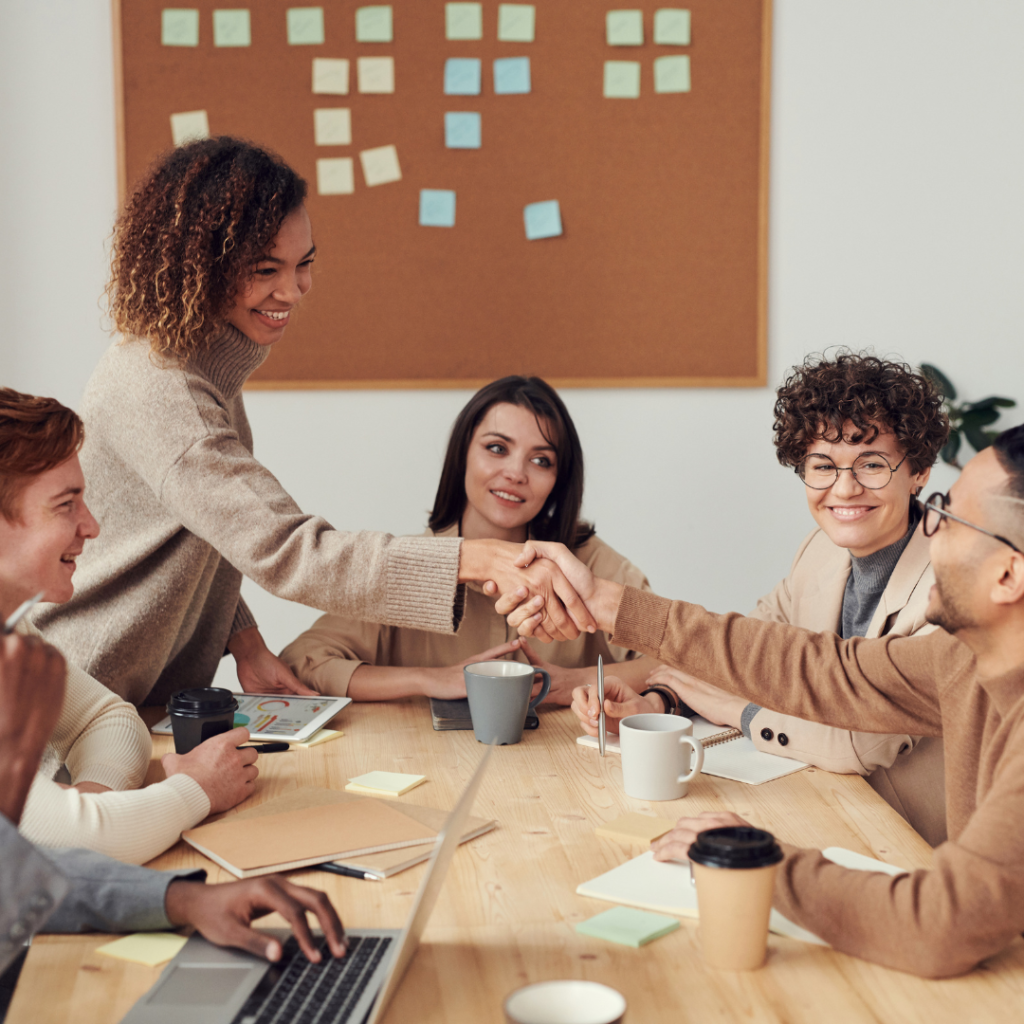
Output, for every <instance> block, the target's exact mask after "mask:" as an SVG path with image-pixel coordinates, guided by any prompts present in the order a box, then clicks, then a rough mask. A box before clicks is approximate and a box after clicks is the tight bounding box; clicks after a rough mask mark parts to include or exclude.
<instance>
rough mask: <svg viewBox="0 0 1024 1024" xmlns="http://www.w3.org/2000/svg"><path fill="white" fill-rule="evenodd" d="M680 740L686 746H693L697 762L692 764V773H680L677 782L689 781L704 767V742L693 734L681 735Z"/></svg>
mask: <svg viewBox="0 0 1024 1024" xmlns="http://www.w3.org/2000/svg"><path fill="white" fill-rule="evenodd" d="M679 742H680V743H681V744H683V745H684V746H685V745H689V746H691V747H692V748H693V755H694V757H695V758H696V763H695V764H692V765H690V774H689V775H680V776H679V778H678V779H676V782H689V781H690V780H691V779H692V778H693V777H694V776H695V775H697V774H698V773H699V772H700V770H701V768H703V767H704V744H703V743H701V741H700V740H698V739H696V738H695V737H693V736H680V737H679Z"/></svg>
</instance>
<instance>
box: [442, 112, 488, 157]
mask: <svg viewBox="0 0 1024 1024" xmlns="http://www.w3.org/2000/svg"><path fill="white" fill-rule="evenodd" d="M480 135H481V132H480V115H479V114H477V113H474V112H472V111H468V110H467V111H451V110H450V111H448V112H447V113H446V114H445V115H444V144H445V145H446V146H447V147H448V148H449V149H479V148H480Z"/></svg>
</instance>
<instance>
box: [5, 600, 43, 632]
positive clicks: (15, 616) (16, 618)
mask: <svg viewBox="0 0 1024 1024" xmlns="http://www.w3.org/2000/svg"><path fill="white" fill-rule="evenodd" d="M42 599H43V592H42V591H41V590H40V591H39V593H38V594H36V596H35V597H30V598H29V599H28V600H27V601H22V603H21V604H19V605H18V607H17V608H15V609H14V612H13V613H12V614H11V617H10V618H9V619H8V620H7V621H6V622H5V623H4V636H7V634H8V633H13V632H14V627H15V626H17V624H18V623H19V622H21V620H22V619H23V618H25V616H26V615H27V614H28V613H29V612H30V611H31V610H32V609H33V608H34V607H35V606H36V605H37V604H39V602H40V601H42Z"/></svg>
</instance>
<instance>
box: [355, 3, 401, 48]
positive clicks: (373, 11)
mask: <svg viewBox="0 0 1024 1024" xmlns="http://www.w3.org/2000/svg"><path fill="white" fill-rule="evenodd" d="M393 39H394V25H393V21H392V14H391V7H390V5H378V6H375V7H357V8H356V42H357V43H390V42H392V41H393Z"/></svg>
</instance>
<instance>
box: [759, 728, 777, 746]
mask: <svg viewBox="0 0 1024 1024" xmlns="http://www.w3.org/2000/svg"><path fill="white" fill-rule="evenodd" d="M774 738H775V733H773V732H772V731H771V729H762V730H761V739H763V740H764V741H765V742H766V743H767V742H768V740H771V739H774Z"/></svg>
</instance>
